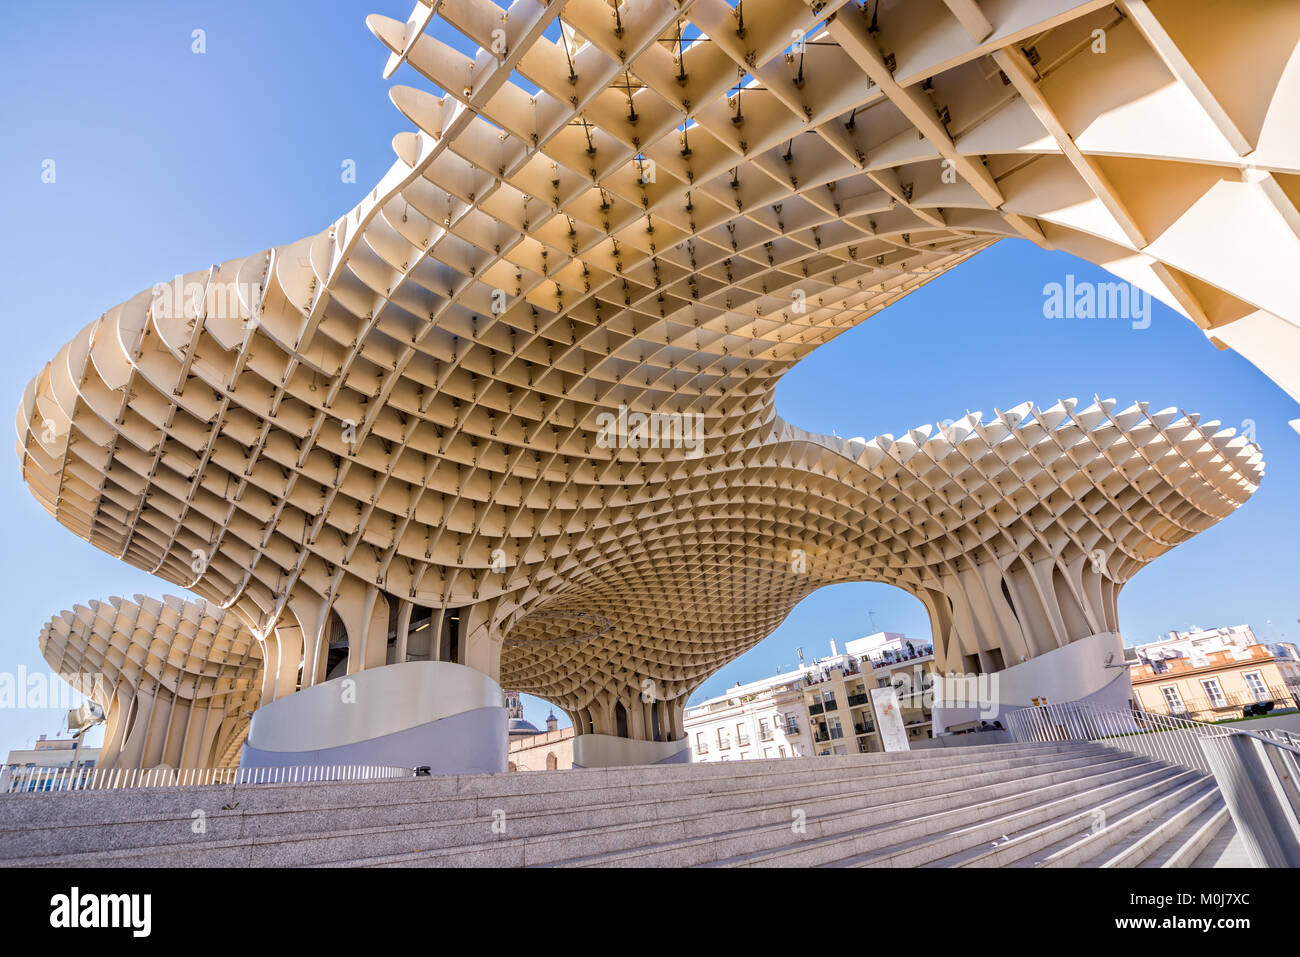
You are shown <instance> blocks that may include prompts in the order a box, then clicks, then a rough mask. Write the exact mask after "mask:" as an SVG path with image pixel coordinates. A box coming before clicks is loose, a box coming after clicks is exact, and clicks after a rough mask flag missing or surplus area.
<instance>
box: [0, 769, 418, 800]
mask: <svg viewBox="0 0 1300 957" xmlns="http://www.w3.org/2000/svg"><path fill="white" fill-rule="evenodd" d="M414 774H415V771H414V770H413V769H412V768H398V767H389V766H385V765H374V764H347V765H295V766H292V767H269V768H71V767H62V768H28V767H6V768H4V769H3V770H0V794H23V793H44V792H50V791H103V790H122V789H128V788H166V787H204V786H209V785H232V784H311V783H317V782H326V781H333V782H343V781H381V780H397V779H401V778H409V777H413V776H414Z"/></svg>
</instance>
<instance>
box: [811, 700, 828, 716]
mask: <svg viewBox="0 0 1300 957" xmlns="http://www.w3.org/2000/svg"><path fill="white" fill-rule="evenodd" d="M824 710H825V709H824V708H823V707H822V705H821V702H820V701H819V702H817V704H810V705H809V706H808V713H809V714H821V713H822V712H823V711H824Z"/></svg>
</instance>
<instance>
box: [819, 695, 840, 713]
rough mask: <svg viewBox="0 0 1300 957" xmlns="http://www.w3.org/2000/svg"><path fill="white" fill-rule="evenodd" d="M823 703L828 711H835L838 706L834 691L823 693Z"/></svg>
mask: <svg viewBox="0 0 1300 957" xmlns="http://www.w3.org/2000/svg"><path fill="white" fill-rule="evenodd" d="M822 701H823V702H825V704H826V710H827V711H834V710H835V709H836V708H837V707H838V705H836V704H835V692H834V691H823V692H822Z"/></svg>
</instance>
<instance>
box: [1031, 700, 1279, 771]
mask: <svg viewBox="0 0 1300 957" xmlns="http://www.w3.org/2000/svg"><path fill="white" fill-rule="evenodd" d="M1006 718H1007V726H1008V728H1009V729H1010V731H1011V734H1012V736H1013V737H1014V738H1015V740H1016V741H1017V742H1020V743H1033V742H1048V741H1090V742H1092V743H1094V744H1101V745H1105V746H1107V747H1112V748H1115V749H1117V750H1120V751H1129V752H1131V753H1134V754H1141V755H1144V756H1146V757H1152V758H1155V759H1156V760H1159V761H1165V762H1167V763H1169V764H1176V765H1179V766H1181V767H1185V768H1190V769H1192V770H1194V771H1200V772H1201V773H1202V774H1213V773H1214V772H1213V770H1212V769H1211V767H1210V764H1209V762H1208V761H1207V760H1206V757H1205V752H1204V750H1203V749H1202V748H1201V746H1200V743H1199V741H1198V740H1197V739H1199V738H1224V737H1228V736H1229V735H1244V736H1246V737H1252V738H1257V739H1259V740H1260V741H1263V742H1264V743H1266V744H1268V745H1271V746H1273V747H1276V748H1281V749H1283V750H1285V751H1289V752H1292V753H1294V754H1296V755H1300V741H1297V739H1296V738H1295V737H1294V736H1293V735H1291V734H1289V733H1288V732H1285V731H1283V732H1280V735H1284V736H1285V738H1283V737H1270V736H1268V735H1269V734H1272V733H1273V732H1272V731H1271V730H1270V731H1269V732H1264V733H1261V732H1257V731H1247V730H1244V729H1242V728H1233V727H1230V726H1227V725H1222V724H1206V723H1205V722H1203V721H1194V720H1192V719H1191V718H1179V717H1175V716H1174V715H1168V714H1157V713H1155V712H1151V711H1143V710H1142V709H1140V708H1133V709H1131V710H1129V711H1110V710H1106V709H1103V708H1098V707H1096V706H1094V705H1092V704H1089V703H1087V702H1082V701H1070V702H1066V703H1064V704H1049V705H1039V706H1037V707H1032V708H1021V709H1019V710H1017V711H1011V712H1009V713H1008V714H1007V716H1006Z"/></svg>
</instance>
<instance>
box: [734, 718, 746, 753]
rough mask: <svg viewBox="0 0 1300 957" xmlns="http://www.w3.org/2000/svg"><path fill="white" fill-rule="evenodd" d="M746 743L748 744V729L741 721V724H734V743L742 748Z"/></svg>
mask: <svg viewBox="0 0 1300 957" xmlns="http://www.w3.org/2000/svg"><path fill="white" fill-rule="evenodd" d="M747 744H749V730H748V729H747V728H746V727H745V725H744V723H743V722H742V723H741V724H738V725H736V745H737V747H741V748H743V747H744V746H745V745H747Z"/></svg>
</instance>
